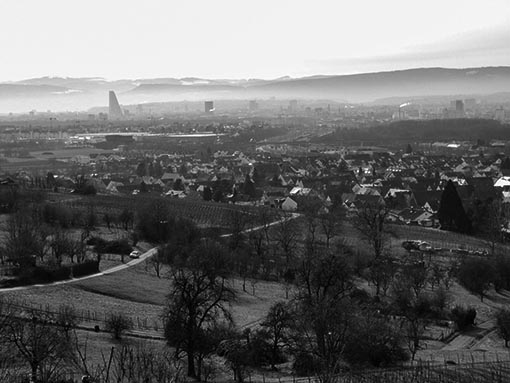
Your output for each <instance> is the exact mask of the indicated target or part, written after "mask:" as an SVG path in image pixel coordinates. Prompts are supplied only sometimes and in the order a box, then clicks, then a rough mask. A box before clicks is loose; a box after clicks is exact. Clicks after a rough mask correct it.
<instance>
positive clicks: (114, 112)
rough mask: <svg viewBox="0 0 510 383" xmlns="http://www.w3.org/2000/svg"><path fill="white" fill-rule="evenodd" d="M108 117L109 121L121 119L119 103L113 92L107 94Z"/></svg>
mask: <svg viewBox="0 0 510 383" xmlns="http://www.w3.org/2000/svg"><path fill="white" fill-rule="evenodd" d="M108 117H109V118H111V119H113V118H121V117H122V109H120V105H119V101H118V100H117V96H116V95H115V92H114V91H113V90H111V91H110V93H109V102H108Z"/></svg>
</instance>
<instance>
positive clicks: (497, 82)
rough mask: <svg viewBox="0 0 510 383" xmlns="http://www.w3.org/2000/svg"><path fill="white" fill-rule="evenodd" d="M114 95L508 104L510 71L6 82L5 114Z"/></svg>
mask: <svg viewBox="0 0 510 383" xmlns="http://www.w3.org/2000/svg"><path fill="white" fill-rule="evenodd" d="M110 90H113V91H115V92H117V96H118V99H119V102H120V104H122V105H133V104H144V103H150V102H168V101H182V100H187V101H202V100H206V99H213V100H249V99H270V98H276V99H308V100H332V101H336V102H344V103H379V104H398V103H401V102H404V101H407V100H408V99H412V98H417V97H434V96H451V97H454V96H470V97H480V96H484V95H497V97H499V98H500V99H502V100H506V99H509V98H510V93H509V90H510V67H487V68H466V69H445V68H420V69H409V70H402V71H391V72H378V73H366V74H357V75H344V76H325V75H322V76H310V77H302V78H290V77H284V78H278V79H274V80H263V79H251V80H236V79H224V80H218V79H214V80H212V79H205V78H194V77H193V78H192V77H187V78H180V79H177V78H155V79H137V80H116V81H107V80H105V79H102V78H61V77H41V78H33V79H27V80H21V81H16V82H9V83H0V113H4V114H5V113H10V112H13V113H19V112H27V111H29V110H38V111H47V110H51V111H55V112H57V111H85V110H87V109H89V108H92V107H96V106H106V105H107V103H108V91H110Z"/></svg>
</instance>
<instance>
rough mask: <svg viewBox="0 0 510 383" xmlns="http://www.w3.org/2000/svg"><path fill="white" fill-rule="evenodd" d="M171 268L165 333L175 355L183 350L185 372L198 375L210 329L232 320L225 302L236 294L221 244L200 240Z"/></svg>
mask: <svg viewBox="0 0 510 383" xmlns="http://www.w3.org/2000/svg"><path fill="white" fill-rule="evenodd" d="M172 266H173V267H172V268H171V269H170V279H171V283H172V284H171V289H170V293H169V295H168V302H167V306H166V307H165V311H164V315H163V318H164V322H165V337H166V339H167V341H168V343H169V345H171V346H173V347H175V350H176V351H175V353H176V356H179V355H181V353H184V354H186V357H187V362H188V363H187V365H188V376H190V377H197V376H198V375H199V373H200V367H199V366H198V370H197V366H196V362H198V363H199V364H200V361H201V360H202V358H198V356H199V355H200V356H203V355H204V350H206V349H207V350H208V349H210V348H209V347H208V344H209V341H208V339H209V335H208V334H210V333H209V330H210V329H212V328H214V327H216V326H217V325H218V323H220V322H221V321H227V322H230V321H231V315H230V312H229V310H228V307H227V306H228V304H229V303H230V302H231V301H232V300H233V299H234V298H235V293H234V290H232V289H231V288H230V286H229V283H228V280H227V279H226V277H227V276H228V275H229V269H230V265H229V264H228V255H227V254H226V253H225V252H224V249H223V247H222V246H221V245H220V244H218V243H215V242H212V241H202V242H201V243H200V245H199V246H198V247H197V248H196V249H195V250H194V252H193V254H191V255H190V256H189V258H187V259H184V260H179V261H178V262H176V263H175V264H173V265H172Z"/></svg>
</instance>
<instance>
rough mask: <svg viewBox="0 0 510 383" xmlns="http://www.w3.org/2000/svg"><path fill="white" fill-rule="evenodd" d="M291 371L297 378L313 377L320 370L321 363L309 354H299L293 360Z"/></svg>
mask: <svg viewBox="0 0 510 383" xmlns="http://www.w3.org/2000/svg"><path fill="white" fill-rule="evenodd" d="M292 369H293V370H294V372H295V373H296V375H298V376H309V375H315V374H317V373H319V372H320V370H321V361H320V359H319V358H318V357H316V356H314V355H313V354H311V353H306V352H300V353H299V354H297V355H296V357H295V359H294V364H293V365H292Z"/></svg>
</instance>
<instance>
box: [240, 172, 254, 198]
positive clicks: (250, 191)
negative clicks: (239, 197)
mask: <svg viewBox="0 0 510 383" xmlns="http://www.w3.org/2000/svg"><path fill="white" fill-rule="evenodd" d="M243 193H244V194H247V195H249V196H250V197H255V193H256V190H255V183H254V182H253V181H252V179H251V178H250V174H249V173H247V174H246V178H245V179H244V184H243Z"/></svg>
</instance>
